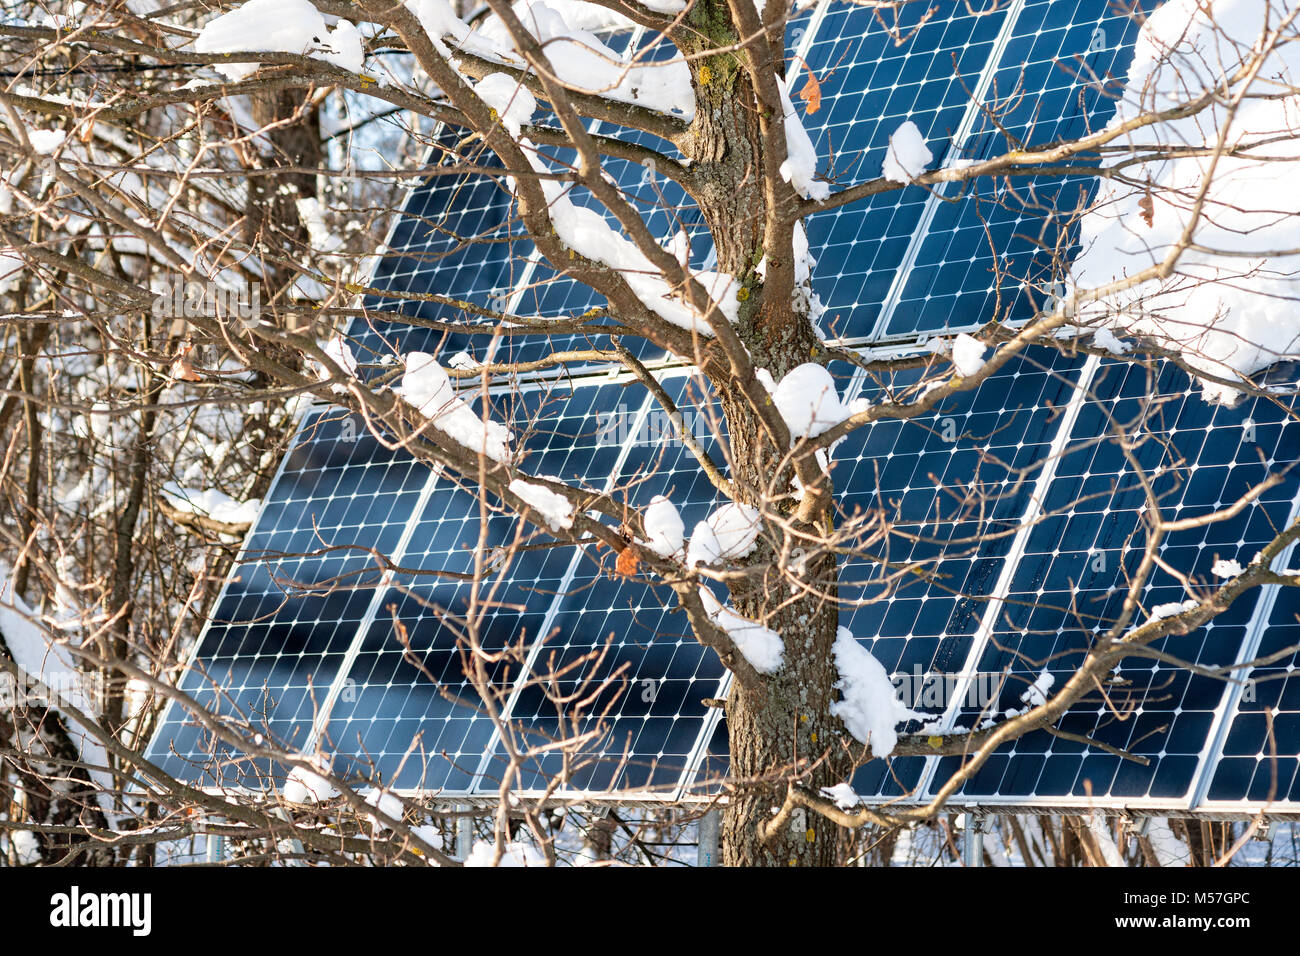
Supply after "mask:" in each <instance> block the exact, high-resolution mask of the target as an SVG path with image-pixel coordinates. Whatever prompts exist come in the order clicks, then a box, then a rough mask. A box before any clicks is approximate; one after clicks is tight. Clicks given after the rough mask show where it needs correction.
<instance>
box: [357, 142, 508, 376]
mask: <svg viewBox="0 0 1300 956" xmlns="http://www.w3.org/2000/svg"><path fill="white" fill-rule="evenodd" d="M463 134H464V131H463V130H457V129H453V128H450V127H447V128H444V129H443V130H442V131H441V132H440V133H439V134H438V143H437V145H435V148H434V150H433V152H432V153H431V161H432V162H433V163H435V164H436V165H438V166H443V167H447V168H448V169H449V170H455V169H456V168H457V166H458V165H459V164H460V163H461V162H462V160H461V159H460V157H458V156H457V155H456V154H455V153H450V154H445V153H444V152H443V150H451V149H454V146H455V143H456V142H457V141H458V140H459V139H461V138H463ZM439 147H441V148H439ZM468 159H469V162H471V163H474V164H479V165H482V166H486V167H496V168H500V166H501V163H500V161H499V160H498V159H496V157H495V156H494V155H493V154H492V153H491V152H489V151H487V150H479V151H471V153H470V155H469V157H468ZM522 231H523V230H522V226H521V224H520V223H519V222H518V220H517V216H516V215H515V210H514V205H513V203H512V201H511V195H510V192H509V190H507V188H506V185H505V182H504V180H503V179H502V178H501V177H499V176H488V175H484V174H479V173H465V172H455V171H447V172H443V173H439V174H436V175H433V176H431V177H430V178H429V179H428V180H426V181H425V182H424V183H422V184H420V185H419V186H417V187H416V188H415V189H414V190H413V192H412V194H411V197H410V198H409V199H408V200H407V202H406V204H405V206H404V207H403V209H402V215H401V216H400V217H399V219H398V221H397V224H396V226H395V227H394V229H393V234H392V236H391V237H390V239H389V242H388V247H389V250H390V251H389V253H388V254H387V255H385V256H384V257H383V258H382V259H380V261H379V263H378V265H377V266H376V267H375V272H374V275H373V276H372V278H371V281H370V283H369V284H370V285H371V286H372V287H373V288H376V289H385V290H392V291H393V292H405V293H414V294H417V295H418V294H423V293H434V294H436V295H439V296H444V297H447V298H451V299H462V300H466V301H469V302H472V303H473V304H474V305H477V306H480V307H482V308H498V309H500V308H502V307H503V306H504V301H503V300H505V299H508V298H509V297H510V294H511V291H512V290H513V289H514V287H515V285H516V284H517V283H519V282H520V281H522V280H523V279H524V278H525V277H526V276H525V271H524V270H525V268H526V263H527V258H528V255H529V253H530V252H531V251H532V248H533V246H532V242H531V241H529V240H527V239H525V238H522ZM363 305H364V307H365V308H366V309H367V310H369V312H370V313H371V314H368V315H366V316H362V317H358V318H356V319H354V320H353V322H352V325H351V328H350V330H349V339H350V344H351V345H352V348H353V351H354V352H355V353H356V355H357V360H358V361H359V362H362V363H363V364H368V363H374V362H380V361H384V360H385V359H391V358H393V357H394V356H396V355H399V354H404V353H406V352H411V351H422V352H438V351H439V350H441V351H442V352H443V353H444V354H445V355H451V354H453V353H455V352H459V351H461V350H464V351H467V352H469V353H470V354H471V355H473V356H474V357H476V358H479V359H483V358H485V357H486V356H487V352H488V349H489V348H490V347H491V343H492V336H491V335H490V334H489V335H482V336H469V335H465V334H462V333H456V334H453V335H448V334H447V333H446V332H445V331H443V330H440V329H432V328H420V327H414V328H413V327H412V326H411V325H410V324H409V323H404V322H400V321H394V322H388V321H384V318H383V316H384V314H385V313H395V314H397V315H401V316H413V317H417V318H419V319H424V320H427V321H441V322H452V323H460V322H465V321H466V320H467V319H469V318H471V317H470V316H468V314H467V313H466V312H465V311H464V310H462V309H459V308H456V307H454V306H451V305H446V304H443V303H439V302H430V301H427V300H420V299H418V298H410V299H406V298H400V297H388V296H374V295H372V296H367V297H366V298H365V300H364V303H363ZM482 321H483V322H485V323H487V322H488V321H489V320H487V319H484V320H482Z"/></svg>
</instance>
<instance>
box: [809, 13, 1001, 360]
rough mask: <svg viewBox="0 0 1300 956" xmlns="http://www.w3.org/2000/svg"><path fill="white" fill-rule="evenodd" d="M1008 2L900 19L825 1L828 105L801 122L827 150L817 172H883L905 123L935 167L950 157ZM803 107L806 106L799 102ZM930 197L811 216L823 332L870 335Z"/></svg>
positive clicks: (848, 180) (815, 59) (816, 62)
mask: <svg viewBox="0 0 1300 956" xmlns="http://www.w3.org/2000/svg"><path fill="white" fill-rule="evenodd" d="M931 6H933V10H929V9H927V8H930V7H931ZM1007 9H1008V4H1007V3H1006V2H1004V0H998V2H988V3H978V2H977V3H971V4H969V5H968V4H966V3H964V2H955V3H954V2H943V3H939V4H934V5H930V4H921V3H906V4H901V5H900V6H899V7H898V8H897V11H896V12H897V20H895V11H893V10H877V9H872V8H869V7H862V6H854V5H848V4H833V5H832V6H831V7H830V11H829V12H828V13H827V14H826V17H825V19H824V20H823V22H822V25H821V28H820V29H819V30H818V31H817V36H816V39H815V40H814V41H813V44H812V46H811V48H810V49H809V51H808V54H807V61H808V68H809V70H810V71H811V72H812V73H813V74H814V75H816V76H817V77H818V78H819V80H820V82H821V87H822V105H821V109H820V110H818V111H817V112H816V113H813V114H810V115H806V114H803V115H802V118H803V122H804V126H805V128H807V130H808V132H809V135H810V136H812V138H813V144H814V146H815V147H816V149H817V154H818V156H819V157H823V159H822V160H821V162H822V166H821V168H822V169H823V170H824V171H826V172H827V173H828V175H829V176H830V178H831V179H832V180H833V181H834V182H836V184H837V186H849V185H852V184H854V183H858V182H864V181H866V180H870V179H875V178H876V177H878V176H879V175H880V170H881V164H882V162H883V161H884V158H885V153H886V150H887V149H888V147H889V137H890V136H891V135H892V134H893V133H894V131H895V130H897V129H898V127H899V126H900V125H902V124H903V123H904V122H907V121H909V120H910V121H911V122H913V123H915V124H916V125H917V127H918V128H919V129H920V130H921V133H922V135H924V136H925V138H926V141H927V143H928V144H929V146H930V149H931V151H932V152H933V153H934V155H935V165H941V164H942V163H943V162H944V161H945V160H946V159H948V158H950V157H951V156H952V155H953V149H952V143H951V139H952V137H953V136H954V135H955V134H956V133H957V132H958V131H959V130H960V128H961V127H962V124H963V119H964V117H965V115H966V113H967V110H968V107H969V104H970V97H971V91H972V90H974V89H975V87H976V86H977V85H978V79H979V76H980V74H981V72H982V71H983V70H984V69H985V68H986V67H987V66H988V65H989V59H990V57H991V56H992V55H993V53H994V50H995V44H996V42H997V39H998V36H999V31H1000V30H1001V29H1002V25H1003V23H1004V21H1005V19H1006V16H1007ZM900 38H906V39H905V40H903V42H901V43H900V42H897V41H898V40H899V39H900ZM796 108H797V109H799V110H800V112H801V114H802V104H801V103H799V102H798V101H796ZM824 157H833V162H828V160H827V159H825V158H824ZM928 196H929V193H928V192H926V191H925V190H922V189H917V188H904V189H898V190H893V191H890V192H885V193H880V194H878V195H876V196H873V197H871V198H869V199H866V200H865V201H862V202H857V203H853V204H851V205H849V206H844V207H841V208H838V209H833V210H829V211H827V212H824V213H819V214H817V215H814V216H812V217H810V218H809V219H808V221H807V223H806V227H807V230H808V239H809V244H810V246H811V248H812V249H813V250H814V255H815V256H816V257H817V260H818V263H817V267H816V269H815V270H814V271H813V277H814V287H815V288H816V289H817V291H818V293H819V294H820V296H821V298H822V302H823V303H824V304H825V305H826V309H827V311H826V318H825V319H824V320H823V323H822V324H823V327H824V328H825V330H826V332H827V334H829V335H834V336H835V337H838V338H860V337H864V336H868V335H870V334H871V331H872V329H874V328H875V325H876V323H877V321H878V320H879V318H880V315H881V310H882V308H883V307H884V304H885V303H886V301H887V300H888V299H889V297H890V290H891V288H892V287H893V284H894V280H895V276H896V275H897V273H898V268H899V266H900V265H901V264H902V263H903V261H904V257H905V255H906V254H907V250H908V246H909V243H910V241H911V238H912V235H913V233H914V232H915V231H916V230H917V228H918V226H919V224H920V222H921V216H922V213H923V211H924V209H925V206H926V200H927V198H928Z"/></svg>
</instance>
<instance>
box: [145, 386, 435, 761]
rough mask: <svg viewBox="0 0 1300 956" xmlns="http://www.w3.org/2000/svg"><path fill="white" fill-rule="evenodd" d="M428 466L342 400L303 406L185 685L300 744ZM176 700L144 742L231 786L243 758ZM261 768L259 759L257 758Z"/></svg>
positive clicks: (215, 705)
mask: <svg viewBox="0 0 1300 956" xmlns="http://www.w3.org/2000/svg"><path fill="white" fill-rule="evenodd" d="M426 479H427V469H426V468H425V467H424V466H423V465H421V464H419V463H417V462H415V461H414V460H413V459H411V457H410V456H408V455H405V454H402V453H400V452H392V451H389V450H387V449H385V448H383V447H382V446H381V445H380V444H379V443H378V442H377V441H376V440H375V439H374V438H372V437H371V436H370V435H368V434H367V432H366V430H365V426H364V425H363V424H362V423H361V422H360V421H358V420H356V419H354V418H352V417H350V416H348V415H346V414H345V413H343V412H341V411H338V410H330V411H316V412H312V413H310V414H308V415H307V416H306V418H305V419H304V421H303V426H302V429H301V430H300V432H299V434H298V436H297V437H296V439H295V442H294V445H293V448H292V449H291V450H290V451H289V453H288V455H287V457H286V459H285V462H284V465H283V468H282V471H281V473H280V476H279V478H278V479H277V480H276V482H275V483H274V485H273V486H272V487H271V489H270V491H269V492H268V494H267V497H266V502H265V505H264V508H263V511H262V514H261V517H260V518H259V519H258V521H257V524H256V527H254V528H253V530H252V532H251V533H250V535H249V537H248V540H247V542H246V544H245V546H244V551H243V553H242V555H241V557H240V559H239V561H238V563H237V565H236V567H235V569H234V571H233V572H232V574H231V577H230V579H229V580H228V582H227V584H226V587H225V590H224V591H223V593H222V596H221V598H220V600H219V601H218V603H217V606H216V609H215V610H214V611H213V613H212V617H211V621H210V624H209V625H208V627H207V629H206V631H205V632H204V635H203V638H202V640H201V642H200V644H199V647H198V650H197V652H196V653H195V655H194V658H193V662H192V665H191V668H190V669H189V670H187V672H186V673H185V674H184V675H183V677H182V678H181V681H180V688H181V690H183V691H185V692H186V693H188V694H190V695H192V696H193V697H194V698H195V700H196V701H198V702H199V704H201V705H203V706H204V707H206V708H208V709H209V710H211V711H213V712H215V713H217V714H220V715H222V716H226V717H230V718H232V719H238V718H240V717H241V716H242V717H243V718H244V719H246V720H247V721H248V722H249V723H250V724H252V726H253V728H254V731H255V732H260V733H262V734H264V735H265V736H267V737H268V738H271V739H273V740H275V741H277V742H279V743H281V744H283V745H286V746H288V747H301V746H303V745H304V744H305V742H306V740H307V738H308V735H309V731H310V729H311V725H312V721H313V717H314V714H315V711H316V708H317V707H318V706H319V705H320V704H322V703H324V700H325V696H326V694H327V692H328V690H329V687H330V684H331V683H332V682H333V680H334V678H335V676H336V674H337V669H338V667H339V666H340V663H341V662H342V660H343V656H344V654H345V652H346V651H347V649H348V647H349V645H350V644H351V643H352V639H353V636H354V633H355V630H356V628H357V626H358V625H359V624H360V622H361V621H362V619H363V618H364V616H365V613H366V609H367V607H368V606H369V605H370V601H371V597H372V595H373V593H374V585H375V584H376V583H377V582H378V573H377V571H376V564H375V560H374V558H373V557H372V555H371V549H374V550H376V551H378V552H380V553H383V554H391V553H393V552H395V551H396V549H397V545H398V543H399V541H400V539H401V537H402V533H403V531H404V529H405V528H406V526H407V525H408V524H409V523H410V521H411V518H412V516H413V514H414V511H415V507H416V503H417V501H418V498H419V495H420V491H421V489H422V488H423V486H424V483H425V481H426ZM238 756H239V754H238V753H237V752H236V751H234V750H232V748H231V747H230V746H229V745H227V744H225V743H221V742H218V741H214V740H213V739H212V736H211V735H210V734H209V733H208V732H207V731H206V730H205V729H203V728H202V727H200V726H199V725H198V724H197V723H195V722H194V721H193V719H192V718H191V717H190V716H189V715H188V714H187V713H185V712H184V711H182V710H181V709H180V708H178V707H177V706H175V705H172V706H171V707H169V708H168V710H167V712H166V714H165V715H164V719H163V720H162V722H161V726H160V730H159V731H158V733H157V735H156V736H155V738H154V741H153V744H152V746H151V748H150V750H149V757H150V759H151V760H154V761H155V762H157V763H158V764H159V765H160V766H162V767H163V768H164V769H165V770H167V772H169V773H172V774H173V775H175V776H177V777H179V778H181V779H191V780H194V779H197V780H200V781H202V782H203V783H206V784H211V785H223V786H233V785H236V784H240V783H244V782H246V778H247V775H248V772H249V770H250V769H251V768H250V766H249V764H248V763H247V762H238V763H234V764H228V763H226V762H225V761H227V760H233V759H235V758H237V757H238ZM260 769H262V770H265V768H264V767H262V768H260Z"/></svg>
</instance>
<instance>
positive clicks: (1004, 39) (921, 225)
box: [870, 0, 1025, 341]
mask: <svg viewBox="0 0 1300 956" xmlns="http://www.w3.org/2000/svg"><path fill="white" fill-rule="evenodd" d="M1024 6H1025V0H1012V3H1011V6H1010V8H1009V9H1008V10H1007V12H1006V15H1005V19H1004V20H1003V22H1002V27H1001V29H1000V30H999V32H998V37H997V39H996V40H995V41H994V43H993V49H992V50H991V51H990V52H989V61H988V63H987V64H985V66H984V69H983V70H981V71H980V77H979V82H978V83H976V85H975V88H974V89H973V90H972V91H971V96H970V102H969V103H968V104H967V105H966V111H965V113H963V114H962V120H961V125H959V126H958V127H957V129H956V130H955V131H954V132H953V135H952V141H953V143H954V144H957V145H961V144H964V143H965V142H966V139H967V138H968V137H969V136H970V134H971V131H972V130H973V129H974V128H975V123H976V122H977V121H978V120H979V118H980V117H981V116H982V115H983V112H982V110H983V105H984V98H985V96H986V95H987V94H988V90H989V86H990V84H991V83H992V82H993V75H994V74H995V73H996V72H997V69H998V64H999V63H1000V62H1001V60H1002V53H1003V51H1004V50H1005V49H1006V46H1007V44H1008V43H1009V42H1010V41H1011V34H1012V31H1013V30H1014V29H1015V26H1016V20H1017V19H1018V18H1019V17H1020V11H1021V10H1023V9H1024ZM945 191H946V190H945V189H944V185H943V184H941V185H939V186H936V187H935V188H934V189H933V191H932V192H931V193H930V195H929V196H928V197H926V200H925V208H924V209H923V210H922V211H921V218H920V219H919V220H918V221H917V224H916V228H915V229H914V230H913V231H912V237H911V239H910V240H909V241H908V244H907V250H906V251H905V252H904V253H903V260H902V262H900V263H899V265H898V269H897V270H896V271H895V273H894V278H893V280H892V281H891V282H890V285H889V292H888V293H887V294H886V295H885V300H884V302H883V303H882V304H881V307H880V316H879V318H878V319H877V320H876V326H875V328H874V329H872V330H871V334H870V338H871V339H872V340H873V341H879V340H880V339H881V338H882V337H883V336H884V334H885V332H886V330H887V329H888V328H889V322H890V320H891V319H892V318H893V315H894V310H895V309H897V308H898V304H899V302H901V301H902V298H903V288H904V286H905V285H906V284H907V280H908V278H909V277H910V275H911V272H912V266H913V265H914V264H915V263H916V259H917V256H919V255H920V253H921V245H922V243H924V242H925V239H926V237H927V236H928V235H929V233H930V223H931V222H932V221H933V220H934V216H935V213H937V212H938V211H939V207H940V205H941V204H942V203H943V201H944V199H943V197H944V193H945Z"/></svg>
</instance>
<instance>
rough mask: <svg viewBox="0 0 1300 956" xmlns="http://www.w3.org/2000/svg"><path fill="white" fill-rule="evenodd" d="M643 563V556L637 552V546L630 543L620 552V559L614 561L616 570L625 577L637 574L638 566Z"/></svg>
mask: <svg viewBox="0 0 1300 956" xmlns="http://www.w3.org/2000/svg"><path fill="white" fill-rule="evenodd" d="M640 563H641V557H640V555H638V554H637V552H636V548H634V547H633V546H632V545H630V544H629V545H628V546H627V547H626V548H624V549H623V550H622V551H620V552H619V553H618V560H617V561H615V562H614V570H615V571H617V572H618V573H619V574H621V575H623V577H625V578H630V577H632V576H633V575H635V574H636V569H637V566H638V565H639V564H640Z"/></svg>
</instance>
